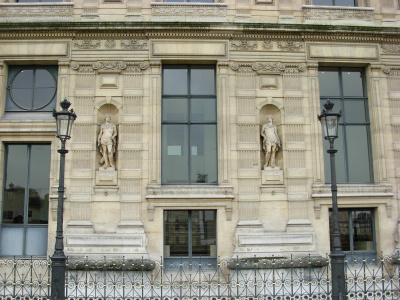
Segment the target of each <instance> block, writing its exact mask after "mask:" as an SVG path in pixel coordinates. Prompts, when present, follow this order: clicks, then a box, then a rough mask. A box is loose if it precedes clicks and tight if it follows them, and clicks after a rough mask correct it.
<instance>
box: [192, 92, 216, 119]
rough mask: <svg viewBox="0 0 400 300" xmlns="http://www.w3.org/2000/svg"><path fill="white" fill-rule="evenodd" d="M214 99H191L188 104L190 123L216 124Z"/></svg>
mask: <svg viewBox="0 0 400 300" xmlns="http://www.w3.org/2000/svg"><path fill="white" fill-rule="evenodd" d="M216 102H217V101H216V99H215V98H202V99H198V98H192V99H191V104H190V121H192V122H216V121H217V109H216V105H217V104H216Z"/></svg>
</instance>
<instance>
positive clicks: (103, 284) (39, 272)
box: [0, 255, 400, 300]
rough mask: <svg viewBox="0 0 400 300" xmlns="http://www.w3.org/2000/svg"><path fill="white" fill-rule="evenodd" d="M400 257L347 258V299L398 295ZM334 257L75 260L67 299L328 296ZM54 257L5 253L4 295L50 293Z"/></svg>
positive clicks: (13, 298) (36, 298)
mask: <svg viewBox="0 0 400 300" xmlns="http://www.w3.org/2000/svg"><path fill="white" fill-rule="evenodd" d="M399 266H400V257H399V256H398V255H397V256H385V257H377V258H372V257H360V258H358V257H357V258H355V257H349V258H348V259H347V260H346V264H345V268H346V270H345V271H346V286H347V295H346V296H347V297H346V299H350V300H353V299H354V300H358V299H368V300H369V299H382V300H386V299H391V300H394V299H400V281H399V272H400V270H399ZM330 273H331V268H330V261H329V258H322V257H311V256H309V257H305V258H289V259H286V258H249V259H230V260H222V259H218V260H217V259H216V260H214V261H213V260H210V259H207V260H202V259H197V260H195V259H193V260H187V259H182V260H179V259H178V260H173V261H171V260H165V261H163V260H160V261H151V260H145V259H142V260H141V259H139V260H127V259H124V258H122V259H120V260H108V259H106V258H104V259H103V260H101V261H93V260H88V259H86V260H81V261H76V260H69V261H68V265H67V274H66V275H67V276H66V283H65V288H66V298H67V299H69V300H111V299H115V300H189V299H190V300H206V299H207V300H238V299H240V300H261V299H262V300H300V299H306V300H313V299H330V296H331V274H330ZM50 275H51V264H50V261H49V260H40V259H33V258H29V259H17V258H14V259H0V284H1V286H0V300H44V299H49V298H50V286H51V282H50V278H51V277H50Z"/></svg>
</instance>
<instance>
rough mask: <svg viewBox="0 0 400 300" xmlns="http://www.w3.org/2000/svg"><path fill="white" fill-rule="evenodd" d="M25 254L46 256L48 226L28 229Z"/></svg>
mask: <svg viewBox="0 0 400 300" xmlns="http://www.w3.org/2000/svg"><path fill="white" fill-rule="evenodd" d="M25 243H26V244H25V255H40V256H45V255H46V253H47V226H46V227H28V228H27V229H26V242H25Z"/></svg>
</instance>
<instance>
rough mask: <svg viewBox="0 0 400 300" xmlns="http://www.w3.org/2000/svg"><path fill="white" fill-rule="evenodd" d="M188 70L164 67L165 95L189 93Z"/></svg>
mask: <svg viewBox="0 0 400 300" xmlns="http://www.w3.org/2000/svg"><path fill="white" fill-rule="evenodd" d="M187 72H188V70H187V69H186V68H183V69H167V68H165V69H164V74H163V94H164V95H187V94H188V81H187V80H188V74H187Z"/></svg>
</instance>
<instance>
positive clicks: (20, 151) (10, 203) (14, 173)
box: [3, 145, 48, 224]
mask: <svg viewBox="0 0 400 300" xmlns="http://www.w3.org/2000/svg"><path fill="white" fill-rule="evenodd" d="M6 151H7V154H6V155H7V156H6V157H7V158H6V160H7V168H6V174H5V176H6V178H5V186H4V201H3V223H15V224H20V223H23V222H24V199H25V189H26V184H27V178H26V177H27V174H28V150H27V146H26V145H7V146H6ZM47 177H48V174H47Z"/></svg>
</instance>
